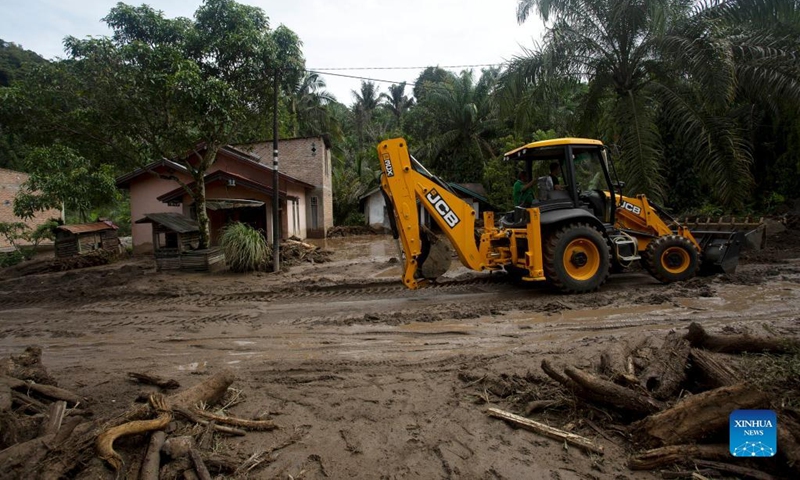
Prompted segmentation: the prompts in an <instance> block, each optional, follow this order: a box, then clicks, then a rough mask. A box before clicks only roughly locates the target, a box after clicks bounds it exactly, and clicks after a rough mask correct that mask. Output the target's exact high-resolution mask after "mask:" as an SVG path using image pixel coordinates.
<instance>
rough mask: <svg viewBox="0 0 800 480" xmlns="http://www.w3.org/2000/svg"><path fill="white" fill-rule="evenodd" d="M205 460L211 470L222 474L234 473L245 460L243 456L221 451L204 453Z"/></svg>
mask: <svg viewBox="0 0 800 480" xmlns="http://www.w3.org/2000/svg"><path fill="white" fill-rule="evenodd" d="M203 461H204V462H205V463H206V466H208V468H209V470H214V471H215V472H217V473H220V474H225V473H234V472H235V471H236V470H238V469H239V467H240V466H241V465H242V463H243V462H244V460H243V459H241V458H237V457H232V456H230V455H224V454H221V453H211V454H207V455H206V454H203Z"/></svg>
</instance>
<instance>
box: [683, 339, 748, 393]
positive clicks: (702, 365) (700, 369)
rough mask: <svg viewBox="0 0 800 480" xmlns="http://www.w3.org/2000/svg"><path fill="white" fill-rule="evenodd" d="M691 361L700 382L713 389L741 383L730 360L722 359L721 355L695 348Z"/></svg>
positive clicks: (690, 353)
mask: <svg viewBox="0 0 800 480" xmlns="http://www.w3.org/2000/svg"><path fill="white" fill-rule="evenodd" d="M689 361H690V362H691V365H692V368H693V370H694V371H695V372H696V374H697V375H698V376H699V377H700V380H701V381H702V382H703V383H705V384H707V385H708V386H710V387H711V388H719V387H729V386H731V385H735V384H737V383H739V381H740V379H741V378H742V376H741V374H739V373H738V372H737V371H736V368H735V367H734V366H733V365H732V364H731V362H730V359H727V358H722V357H721V356H720V355H719V354H715V353H711V352H707V351H705V350H701V349H699V348H693V349H692V350H691V351H690V352H689Z"/></svg>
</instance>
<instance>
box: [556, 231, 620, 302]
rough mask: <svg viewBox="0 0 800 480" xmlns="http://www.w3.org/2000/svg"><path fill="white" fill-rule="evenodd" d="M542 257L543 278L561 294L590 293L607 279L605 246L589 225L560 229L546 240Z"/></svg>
mask: <svg viewBox="0 0 800 480" xmlns="http://www.w3.org/2000/svg"><path fill="white" fill-rule="evenodd" d="M543 254H544V274H545V276H546V277H547V279H548V280H549V281H550V283H551V284H552V285H553V286H554V287H555V288H556V289H558V290H560V291H561V292H564V293H584V292H591V291H594V290H597V289H598V288H600V285H602V284H603V283H605V281H606V279H608V270H609V263H610V259H611V255H610V253H609V249H608V244H607V243H606V239H605V238H603V236H602V235H601V234H600V232H598V231H597V230H595V229H594V228H592V227H590V226H589V225H586V224H583V223H578V224H573V225H565V226H563V227H561V228H560V229H559V230H557V231H555V232H554V233H553V234H551V235H550V236H549V237H548V238H547V241H546V242H545V245H544V252H543Z"/></svg>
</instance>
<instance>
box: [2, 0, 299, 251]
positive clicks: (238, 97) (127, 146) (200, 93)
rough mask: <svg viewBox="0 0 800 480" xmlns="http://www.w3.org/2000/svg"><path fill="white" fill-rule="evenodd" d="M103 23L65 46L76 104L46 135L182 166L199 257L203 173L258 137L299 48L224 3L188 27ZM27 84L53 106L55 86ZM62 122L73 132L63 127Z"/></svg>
mask: <svg viewBox="0 0 800 480" xmlns="http://www.w3.org/2000/svg"><path fill="white" fill-rule="evenodd" d="M105 21H106V23H107V24H108V25H109V27H110V28H111V30H112V32H113V35H112V37H111V38H98V39H86V40H79V39H76V38H68V39H67V40H66V42H65V44H66V46H67V52H68V54H69V60H68V61H66V62H64V65H63V66H62V70H63V71H64V72H62V73H63V76H64V77H65V78H67V79H70V80H72V81H73V82H74V85H73V87H72V88H71V89H70V90H71V91H72V92H75V94H74V95H72V97H71V98H72V100H74V101H75V103H74V104H72V105H69V104H68V106H69V107H70V108H67V110H66V112H64V115H52V116H51V117H52V118H51V121H50V122H49V123H50V125H49V126H55V128H56V129H57V130H56V131H59V129H70V128H71V129H73V131H72V132H64V133H65V135H64V137H65V138H69V141H70V142H75V141H76V140H75V138H76V137H77V138H78V139H80V140H81V141H82V142H84V145H83V147H84V148H82V149H79V151H80V152H81V153H83V151H88V150H89V147H90V146H91V145H103V146H109V145H111V146H114V147H115V148H114V150H115V151H117V152H118V153H119V154H120V155H123V156H124V157H123V158H125V159H127V160H128V161H127V162H126V163H127V164H128V166H129V168H133V167H135V166H142V165H144V164H146V163H149V162H150V161H152V160H153V159H157V158H162V157H167V158H174V159H176V160H177V161H180V162H181V163H183V164H184V166H185V167H186V168H187V169H188V171H189V172H190V174H191V176H192V179H193V180H194V182H195V185H196V187H195V188H194V189H193V190H192V191H191V195H192V197H193V199H194V201H195V206H196V211H197V216H198V223H199V225H200V227H201V240H200V243H201V248H204V247H206V246H207V245H208V240H209V232H208V216H207V213H206V208H205V184H204V177H205V173H206V171H207V170H208V169H209V167H211V165H213V163H214V161H215V160H216V156H217V152H218V151H219V149H220V148H222V147H223V146H224V145H226V144H228V143H233V142H235V141H237V140H242V139H248V140H249V137H251V136H252V135H254V132H258V131H260V130H263V125H264V118H265V117H266V116H267V115H266V113H267V112H268V108H269V107H268V106H269V105H270V104H271V101H270V100H271V96H270V92H272V85H273V80H272V78H273V76H274V75H275V74H276V73H278V74H279V78H280V79H281V81H282V84H281V85H282V88H283V90H284V91H288V90H290V89H291V88H292V87H294V86H295V85H297V84H298V83H299V81H300V76H301V73H302V70H303V68H304V60H303V57H302V54H301V51H300V41H299V39H298V38H297V36H296V35H295V34H294V33H293V32H292V31H291V30H289V29H288V28H286V27H283V26H280V27H279V28H277V29H276V30H274V31H273V30H270V28H269V22H268V19H267V17H266V15H265V14H264V12H263V11H262V10H261V9H259V8H256V7H251V6H247V5H241V4H239V3H236V2H234V1H232V0H206V1H205V2H204V3H203V5H201V6H200V8H199V9H198V10H197V12H196V13H195V18H194V20H189V19H186V18H176V19H168V18H165V17H164V15H163V13H162V12H160V11H156V10H154V9H152V8H151V7H149V6H146V5H143V6H141V7H133V6H129V5H125V4H122V3H120V4H117V6H116V7H114V8H113V9H112V10H111V12H110V13H109V14H108V16H107V17H106V18H105ZM34 80H35V82H38V83H39V84H42V85H44V86H45V87H46V88H44V90H46V91H48V92H49V93H50V95H51V96H53V97H58V95H59V93H60V92H59V90H58V84H57V83H53V82H52V81H48V80H49V79H48V77H46V76H45V77H41V76H39V77H37V78H35V79H34ZM30 92H31V90H26V91H23V90H20V91H18V93H19V94H20V97H22V98H20V99H19V100H20V101H19V102H17V104H18V105H21V106H22V107H23V108H22V110H23V112H24V110H25V106H26V105H30V104H32V105H37V104H40V103H37V99H36V98H32V97H31V96H30ZM274 93H276V92H272V94H274ZM31 110H33V109H30V110H29V111H28V112H27V113H28V114H30V113H31ZM70 117H75V118H78V120H80V121H79V122H78V123H77V126H78V127H79V128H74V127H73V125H70V124H63V120H64V119H65V118H70ZM47 127H48V125H46V124H45V125H42V130H46V128H47ZM91 127H93V128H91Z"/></svg>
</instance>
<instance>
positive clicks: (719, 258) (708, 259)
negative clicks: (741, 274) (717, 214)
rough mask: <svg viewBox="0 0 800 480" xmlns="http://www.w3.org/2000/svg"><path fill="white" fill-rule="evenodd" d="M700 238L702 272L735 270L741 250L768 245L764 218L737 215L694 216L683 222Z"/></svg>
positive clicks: (731, 271)
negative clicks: (736, 216)
mask: <svg viewBox="0 0 800 480" xmlns="http://www.w3.org/2000/svg"><path fill="white" fill-rule="evenodd" d="M682 223H683V224H684V225H685V226H688V227H689V230H690V231H691V232H692V235H694V237H695V239H697V243H699V244H700V249H701V252H702V255H701V259H702V263H701V264H700V274H701V275H711V274H715V273H735V272H736V266H737V265H738V264H739V252H741V251H742V249H745V250H748V249H749V250H761V249H762V248H764V246H765V245H766V238H767V237H766V227H765V225H764V223H763V219H759V220H758V221H752V220H751V219H750V218H746V219H737V218H735V217H721V218H719V219H716V220H715V219H712V218H709V217H707V218H704V219H700V218H694V219H686V220H684V222H682Z"/></svg>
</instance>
